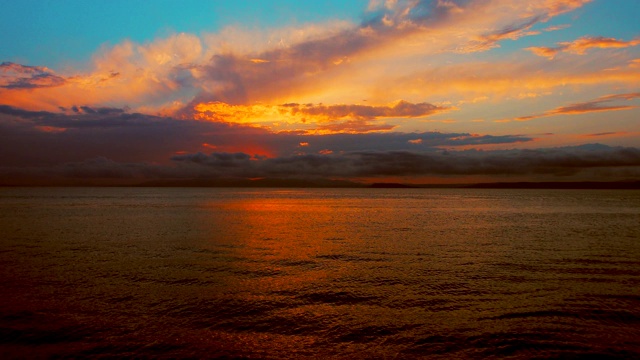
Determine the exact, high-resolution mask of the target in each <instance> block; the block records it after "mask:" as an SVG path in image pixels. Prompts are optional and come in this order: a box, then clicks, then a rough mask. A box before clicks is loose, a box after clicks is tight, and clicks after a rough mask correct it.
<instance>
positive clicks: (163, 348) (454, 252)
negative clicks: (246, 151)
mask: <svg viewBox="0 0 640 360" xmlns="http://www.w3.org/2000/svg"><path fill="white" fill-rule="evenodd" d="M0 294H1V295H0V357H1V358H25V357H26V358H32V357H74V358H75V357H101V356H104V357H164V358H184V357H198V358H200V357H208V358H211V357H222V358H243V357H246V358H270V359H288V358H289V359H299V358H336V359H347V358H349V359H350V358H389V359H391V358H398V359H413V358H419V357H429V358H452V357H453V358H508V357H513V358H557V357H562V358H594V359H595V358H598V359H599V358H620V359H628V358H640V191H622V190H620V191H615V190H614V191H602V190H600V191H582V190H574V191H569V190H461V189H192V188H190V189H176V188H169V189H156V188H50V189H49V188H31V189H28V188H0Z"/></svg>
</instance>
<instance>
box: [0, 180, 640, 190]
mask: <svg viewBox="0 0 640 360" xmlns="http://www.w3.org/2000/svg"><path fill="white" fill-rule="evenodd" d="M0 187H185V188H186V187H212V188H223V187H226V188H234V187H235V188H371V189H430V188H431V189H433V188H451V189H621V190H625V189H627V190H630V189H640V180H627V181H566V182H562V181H554V182H533V181H532V182H487V183H471V184H469V183H453V184H443V183H435V184H406V183H390V182H376V183H360V182H354V181H349V180H331V179H313V180H310V179H278V178H271V179H161V180H150V181H143V182H137V183H136V182H124V183H114V182H112V181H109V179H83V180H77V181H73V180H69V179H65V180H59V181H46V180H43V181H38V182H26V183H19V182H0Z"/></svg>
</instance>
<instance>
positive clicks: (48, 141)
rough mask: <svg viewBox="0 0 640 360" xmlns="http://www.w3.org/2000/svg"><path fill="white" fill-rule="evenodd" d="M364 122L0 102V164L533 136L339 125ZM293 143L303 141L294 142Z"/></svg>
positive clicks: (162, 159)
mask: <svg viewBox="0 0 640 360" xmlns="http://www.w3.org/2000/svg"><path fill="white" fill-rule="evenodd" d="M401 108H402V107H401ZM410 108H411V107H410ZM418 108H420V107H418ZM377 111H382V110H377ZM403 111H404V110H403ZM382 114H384V112H382ZM368 121H369V120H354V122H353V123H350V122H349V121H346V122H342V123H331V122H329V123H326V124H325V125H326V126H343V127H345V129H340V130H341V131H337V129H332V133H331V134H326V135H322V136H318V135H313V134H308V133H306V132H303V131H292V132H281V133H274V132H271V131H268V130H265V129H262V128H256V127H252V126H243V125H240V124H230V123H225V122H212V121H199V120H184V119H175V118H171V117H160V116H151V115H145V114H140V113H131V112H129V111H127V110H126V109H118V108H107V107H102V108H92V107H86V106H83V107H75V106H74V107H71V108H64V109H60V110H59V111H58V112H48V111H30V110H24V109H20V108H15V107H11V106H7V105H1V106H0V133H2V134H3V141H2V142H0V164H2V165H5V166H35V165H47V164H49V165H51V164H56V163H62V162H79V161H83V160H85V159H88V158H98V157H105V158H109V159H112V160H113V161H119V162H140V161H150V162H157V163H166V162H168V161H169V159H170V158H171V157H172V156H173V155H175V154H179V153H183V154H184V153H196V152H205V151H210V150H211V149H215V150H216V151H219V152H243V153H247V154H250V155H267V156H271V157H275V156H285V155H291V154H296V153H300V151H304V152H305V153H317V152H320V151H322V150H330V151H333V152H335V153H340V152H349V151H374V150H376V151H382V150H406V149H415V148H416V146H419V147H420V148H421V149H424V150H426V149H430V148H437V147H455V146H469V145H483V144H509V143H514V144H515V143H522V142H529V141H533V139H532V138H531V137H527V136H518V135H501V136H492V135H472V134H467V133H440V132H422V133H394V132H373V133H351V132H352V131H346V130H348V129H346V127H350V126H351V127H354V128H355V127H358V128H357V129H356V130H357V132H366V131H365V130H366V129H365V128H364V127H366V126H371V127H376V126H378V127H382V128H381V129H378V130H388V128H384V126H385V125H376V124H375V123H368ZM353 132H356V131H353ZM415 139H421V140H422V142H421V143H420V144H418V145H416V144H410V143H409V142H408V141H409V140H415ZM33 144H38V145H37V146H34V145H33ZM301 144H306V145H305V146H304V147H302V148H301Z"/></svg>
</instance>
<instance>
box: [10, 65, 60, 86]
mask: <svg viewBox="0 0 640 360" xmlns="http://www.w3.org/2000/svg"><path fill="white" fill-rule="evenodd" d="M65 82H66V80H65V78H63V77H61V76H58V75H55V74H54V72H53V71H52V70H51V69H48V68H46V67H43V66H27V65H20V64H16V63H12V62H3V63H2V64H0V88H5V89H36V88H49V87H55V86H61V85H64V84H65Z"/></svg>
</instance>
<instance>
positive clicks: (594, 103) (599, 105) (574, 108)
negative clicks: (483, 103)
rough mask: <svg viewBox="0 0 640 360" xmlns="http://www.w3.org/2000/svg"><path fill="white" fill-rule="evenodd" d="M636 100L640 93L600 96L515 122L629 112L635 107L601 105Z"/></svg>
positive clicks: (521, 118)
mask: <svg viewBox="0 0 640 360" xmlns="http://www.w3.org/2000/svg"><path fill="white" fill-rule="evenodd" d="M636 98H640V93H626V94H614V95H606V96H601V97H599V98H597V99H595V100H591V101H586V102H581V103H575V104H571V105H568V106H561V107H558V108H555V109H552V110H549V111H546V112H544V113H541V114H535V115H527V116H520V117H517V118H516V119H515V120H517V121H528V120H533V119H537V118H540V117H546V116H554V115H563V114H567V115H577V114H584V113H591V112H602V111H619V110H629V109H634V108H636V106H632V105H603V104H606V103H609V102H612V101H616V100H627V101H628V100H633V99H636Z"/></svg>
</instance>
